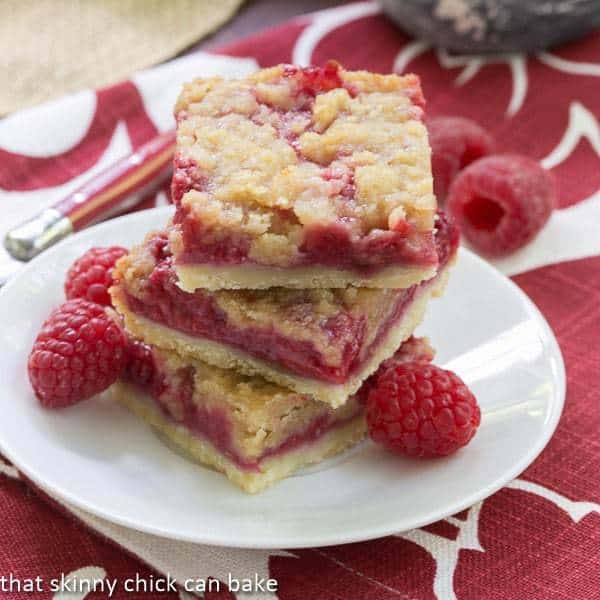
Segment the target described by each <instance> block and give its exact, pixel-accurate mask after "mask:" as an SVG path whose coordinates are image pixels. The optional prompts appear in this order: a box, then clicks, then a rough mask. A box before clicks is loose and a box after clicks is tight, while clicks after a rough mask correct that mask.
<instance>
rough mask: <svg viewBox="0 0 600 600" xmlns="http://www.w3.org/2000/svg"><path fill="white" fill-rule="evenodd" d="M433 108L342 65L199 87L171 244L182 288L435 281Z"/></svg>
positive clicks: (191, 100) (281, 70)
mask: <svg viewBox="0 0 600 600" xmlns="http://www.w3.org/2000/svg"><path fill="white" fill-rule="evenodd" d="M423 104H424V100H423V96H422V93H421V88H420V84H419V79H418V78H417V77H416V76H415V75H405V76H402V77H401V76H397V75H378V74H374V73H369V72H366V71H346V70H345V69H343V68H341V67H340V66H339V65H338V64H337V63H334V62H330V63H328V64H327V65H326V66H325V67H310V68H298V67H293V66H289V65H287V66H286V65H279V66H277V67H273V68H269V69H262V70H260V71H258V72H257V73H255V74H253V75H251V76H249V77H247V78H245V79H239V80H223V79H220V78H211V79H198V80H196V81H194V82H193V83H190V84H187V85H186V86H185V87H184V89H183V92H182V93H181V95H180V97H179V100H178V102H177V105H176V107H175V116H176V120H177V151H176V156H175V161H174V176H173V183H172V195H173V200H174V202H175V205H176V214H175V217H174V219H173V222H172V224H171V232H170V245H171V249H172V251H173V256H174V265H175V271H176V273H177V276H178V279H179V285H180V286H181V287H182V288H183V289H184V290H186V291H194V290H195V289H197V288H206V289H211V290H214V289H223V288H230V289H262V288H270V287H279V286H280V287H286V288H332V287H345V286H347V285H353V286H356V287H375V288H407V287H409V286H411V285H413V284H415V283H418V282H420V281H422V280H424V279H428V278H430V277H432V276H433V275H434V273H435V270H436V266H437V255H436V252H435V246H434V240H433V225H434V217H435V211H436V202H435V197H434V195H433V184H432V176H431V166H430V148H429V144H428V140H427V131H426V129H425V126H424V124H423V122H422V118H423V109H422V107H423Z"/></svg>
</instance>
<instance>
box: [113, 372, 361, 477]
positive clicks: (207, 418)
mask: <svg viewBox="0 0 600 600" xmlns="http://www.w3.org/2000/svg"><path fill="white" fill-rule="evenodd" d="M154 370H155V375H154V378H153V380H152V381H151V382H147V383H146V384H143V385H142V384H141V383H140V382H139V381H136V380H135V379H134V378H129V377H127V376H126V377H125V378H126V380H128V381H130V382H131V383H134V384H135V385H137V386H138V387H140V388H142V389H143V390H144V391H145V392H146V393H148V394H149V395H150V396H152V397H153V398H154V400H155V401H156V402H157V404H158V405H159V407H160V408H161V411H162V412H163V414H164V415H165V416H166V417H167V418H168V419H169V420H171V421H173V422H175V423H177V424H179V425H183V426H185V427H186V428H187V429H188V430H189V431H190V432H192V433H193V434H194V435H196V436H198V437H201V438H204V439H206V440H208V441H209V442H210V443H211V444H212V445H213V446H214V447H215V448H216V449H217V450H218V451H219V452H220V453H221V454H223V455H224V456H226V457H227V458H228V459H229V460H230V461H231V462H233V463H234V464H235V465H236V466H237V467H239V468H240V469H242V470H244V471H254V472H258V471H260V464H261V462H262V461H263V460H265V459H266V458H269V457H275V456H279V455H282V454H285V453H286V452H290V451H293V450H295V449H296V448H299V447H300V446H303V445H306V444H310V443H313V442H316V441H318V440H319V439H321V438H322V437H323V436H324V435H325V434H326V433H328V432H329V431H331V430H332V429H335V428H336V427H340V426H342V425H344V424H346V423H348V422H349V421H351V420H352V419H354V418H355V417H356V416H358V415H359V414H360V413H361V412H363V410H364V408H363V407H362V406H361V405H360V404H358V403H357V405H356V410H355V411H354V412H353V413H352V414H350V415H347V414H346V415H345V416H344V417H343V418H336V417H335V415H332V414H323V415H320V416H318V417H316V418H315V419H313V420H312V421H311V422H310V423H308V425H306V426H305V427H303V428H302V429H299V430H298V431H296V432H295V433H294V434H292V435H290V436H289V437H287V438H286V439H285V440H284V441H282V442H281V443H280V444H278V445H276V446H273V447H271V448H267V449H266V450H265V451H264V452H263V453H262V454H260V455H259V456H257V457H256V458H248V457H247V456H244V455H243V454H242V453H241V452H240V451H239V449H238V448H237V446H236V443H235V436H234V431H233V424H232V422H231V420H230V418H229V415H228V414H227V411H226V410H224V409H221V408H208V407H206V406H201V405H198V404H197V403H196V402H195V401H194V399H193V392H194V382H193V369H191V368H187V369H181V370H180V371H178V372H177V374H176V375H177V376H176V377H170V376H169V373H168V372H166V371H164V370H161V367H160V365H158V364H156V362H155V364H154ZM126 375H127V374H126Z"/></svg>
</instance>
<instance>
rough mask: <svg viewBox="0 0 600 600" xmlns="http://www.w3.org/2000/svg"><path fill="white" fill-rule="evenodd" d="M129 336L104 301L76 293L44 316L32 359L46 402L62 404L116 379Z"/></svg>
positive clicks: (35, 382) (32, 376)
mask: <svg viewBox="0 0 600 600" xmlns="http://www.w3.org/2000/svg"><path fill="white" fill-rule="evenodd" d="M126 344H127V340H126V338H125V334H124V332H123V330H122V329H121V327H120V326H119V324H118V323H117V322H116V321H115V320H114V319H112V318H111V317H110V316H109V315H108V314H107V313H106V310H105V308H104V307H103V306H100V305H99V304H95V303H93V302H89V301H87V300H83V299H81V298H76V299H74V300H69V301H67V302H65V303H64V304H62V305H61V306H59V307H58V308H56V309H55V310H54V311H52V313H51V314H50V316H49V317H48V319H46V321H45V322H44V324H43V326H42V329H41V331H40V332H39V333H38V336H37V338H36V340H35V342H34V344H33V348H32V349H31V353H30V355H29V362H28V365H27V368H28V372H29V380H30V381H31V386H32V387H33V390H34V392H35V395H36V396H37V397H38V399H39V401H40V402H41V404H42V405H43V406H45V407H47V408H61V407H64V406H69V405H71V404H75V403H76V402H79V401H80V400H85V399H86V398H89V397H90V396H93V395H94V394H98V393H100V392H102V391H103V390H105V389H106V388H108V387H109V386H110V385H111V384H113V383H114V382H115V381H116V380H117V377H118V376H119V373H120V372H121V369H122V367H123V363H124V360H125V349H126Z"/></svg>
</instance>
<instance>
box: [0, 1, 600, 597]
mask: <svg viewBox="0 0 600 600" xmlns="http://www.w3.org/2000/svg"><path fill="white" fill-rule="evenodd" d="M329 58H336V59H338V60H339V61H341V62H342V63H343V64H344V65H345V66H346V67H347V68H351V69H356V68H368V69H372V70H375V71H380V72H390V71H392V70H395V71H398V72H401V71H412V72H416V73H418V74H419V75H420V76H421V77H422V81H423V86H424V91H425V94H426V97H427V108H428V112H429V113H430V114H453V115H464V116H467V117H470V118H473V119H475V120H477V121H478V122H480V123H481V124H482V125H484V126H485V127H486V128H488V129H489V130H490V131H491V132H492V133H493V134H494V135H495V136H496V138H497V140H498V143H499V146H500V147H501V149H502V150H507V151H516V152H521V153H525V154H528V155H530V156H533V157H535V158H537V159H539V160H540V161H541V162H542V164H543V165H544V166H545V167H547V168H548V169H551V170H552V172H553V173H554V174H555V175H556V177H557V179H558V182H559V185H560V209H559V210H557V211H556V212H555V214H554V215H553V216H552V218H551V221H550V223H549V225H548V226H547V227H546V228H545V230H544V231H543V232H542V234H541V235H540V236H539V237H538V238H537V239H536V240H535V242H534V243H533V244H531V245H530V246H529V247H527V248H526V249H524V250H523V251H521V252H519V253H518V254H516V255H514V256H512V257H510V258H509V259H506V260H503V261H499V262H497V263H495V264H496V265H497V266H498V267H499V268H500V269H502V270H503V271H504V272H505V273H506V274H508V275H510V276H512V277H513V278H514V280H515V281H516V283H517V284H518V285H520V286H521V287H522V288H523V289H524V290H525V292H526V293H527V294H529V296H530V297H531V298H532V299H533V301H534V302H535V303H536V304H537V305H538V306H539V307H540V309H541V310H542V312H543V313H544V315H545V316H546V318H547V319H548V321H549V322H550V325H551V326H552V328H553V330H554V332H555V334H556V336H557V338H558V340H559V343H560V346H561V349H562V352H563V355H564V358H565V362H566V368H567V375H568V396H567V401H566V406H565V410H564V414H563V416H562V418H561V421H560V424H559V426H558V430H557V431H556V434H555V435H554V437H553V438H552V440H551V441H550V443H549V444H548V446H547V448H546V449H545V450H544V452H543V453H542V454H541V456H540V457H539V458H538V459H537V460H536V461H535V462H534V463H533V465H532V466H531V467H530V468H528V469H527V470H526V471H525V473H523V474H522V475H521V476H520V477H519V478H518V479H516V480H514V481H513V482H511V483H510V484H509V485H507V486H506V487H505V488H504V489H502V490H501V491H499V492H497V493H496V494H494V495H493V496H491V497H490V498H488V499H487V500H485V501H483V502H480V503H478V504H477V505H475V506H473V507H472V508H470V509H469V510H466V511H464V512H463V513H461V514H458V515H455V516H453V517H450V518H447V519H444V520H443V521H440V522H438V523H435V524H433V525H431V526H428V527H423V528H421V529H418V530H413V531H408V532H405V533H400V534H398V535H396V536H390V537H386V538H382V539H379V540H375V541H370V542H364V543H358V544H349V545H343V546H337V547H328V548H322V549H319V548H314V549H309V550H293V551H292V550H285V549H281V550H279V551H252V550H238V549H229V548H212V547H208V546H201V545H196V544H187V543H181V542H175V541H170V540H165V539H160V538H156V537H153V536H150V535H147V534H143V533H139V532H135V531H131V530H128V529H125V528H123V527H120V526H117V525H114V524H111V523H108V522H106V521H103V520H102V519H99V518H97V517H94V516H92V515H89V514H85V513H83V512H82V511H80V510H78V509H75V508H73V507H70V506H67V505H64V504H62V503H60V502H59V501H57V500H55V499H52V498H49V497H47V496H46V495H45V494H44V493H43V492H42V491H41V490H39V489H35V488H34V487H33V486H31V485H29V484H28V482H27V481H25V480H24V479H23V478H22V476H20V474H19V473H18V471H17V469H15V468H14V467H13V466H12V465H10V464H8V463H7V462H2V463H0V471H1V472H2V474H3V475H4V476H3V477H2V478H0V511H1V513H2V515H3V517H2V521H1V522H2V543H1V544H0V594H1V593H2V590H3V589H4V590H5V589H7V588H8V586H9V583H10V582H9V576H11V575H12V577H13V579H18V580H20V581H21V583H23V581H24V580H25V579H26V578H34V577H36V576H39V577H41V578H42V580H43V581H45V582H49V581H50V580H52V579H53V578H59V577H60V576H61V574H64V575H65V576H67V575H68V574H73V573H75V574H77V575H79V576H81V577H83V578H85V577H88V578H94V577H104V576H105V577H107V578H109V579H112V578H116V579H117V580H118V581H119V582H120V583H121V585H120V586H118V587H117V590H116V592H115V594H114V595H113V597H115V598H127V597H143V595H142V594H141V593H138V594H133V596H132V595H131V594H129V593H127V592H126V591H125V590H124V589H123V585H122V583H123V582H124V580H126V579H128V578H131V577H134V578H135V576H136V573H138V574H139V576H140V577H141V578H142V579H145V580H147V581H151V580H152V579H153V578H154V579H155V580H156V579H159V578H161V577H162V576H164V575H166V574H167V573H168V574H169V575H170V576H172V577H175V578H177V579H178V580H180V581H181V580H183V579H185V578H188V577H193V578H203V579H206V578H208V577H213V578H215V579H218V580H221V581H227V577H228V574H230V573H231V574H232V576H233V577H234V578H244V577H254V576H255V574H257V575H258V576H259V577H272V578H275V579H276V580H277V581H278V591H277V592H276V593H273V594H262V593H260V592H255V593H251V594H238V598H242V599H243V598H263V597H270V598H281V599H282V600H283V599H285V600H296V599H297V600H311V599H318V600H328V599H332V600H333V599H343V600H346V599H348V600H350V599H358V598H361V599H369V600H374V599H377V600H380V599H381V600H383V599H388V598H389V599H397V598H403V599H422V598H438V599H452V598H459V599H470V598H477V599H479V598H486V599H496V598H528V599H534V598H544V599H547V598H565V599H569V600H577V599H582V600H583V599H586V600H587V599H590V598H594V597H595V598H598V597H600V477H599V474H600V443H599V441H598V432H599V431H600V391H599V390H600V369H599V368H598V364H599V362H600V347H599V345H598V339H599V338H600V233H599V230H600V160H599V155H600V126H599V123H598V119H599V117H600V85H599V83H600V80H599V77H600V34H599V33H593V34H591V35H588V36H587V37H586V38H585V39H582V40H579V41H577V42H573V43H570V44H569V45H567V46H564V47H562V48H559V49H555V50H552V51H551V52H542V53H540V54H537V55H535V56H530V57H525V56H521V55H505V56H496V57H487V58H484V57H462V56H455V55H453V56H451V55H448V54H445V53H444V52H440V51H436V50H433V49H432V48H430V47H429V46H427V45H426V44H425V43H423V42H420V41H417V40H412V39H409V38H407V37H406V36H404V35H403V34H401V33H400V32H399V31H398V30H397V29H395V28H394V27H393V26H392V24H391V23H390V22H389V21H387V20H386V19H385V18H384V17H382V16H381V15H380V14H379V13H378V8H377V6H376V5H374V4H371V3H357V4H349V5H345V6H342V7H340V8H337V9H332V10H328V11H324V12H320V13H316V14H313V15H309V16H307V17H303V18H300V19H297V20H294V21H292V22H289V23H286V24H284V25H282V26H280V27H278V28H276V29H273V30H270V31H267V32H265V33H262V34H260V35H258V36H255V37H253V38H251V39H246V40H243V41H241V42H239V43H237V44H235V45H233V46H229V47H227V48H223V49H221V50H220V51H218V52H211V53H195V54H192V55H189V56H186V57H183V58H181V59H178V60H175V61H173V62H170V63H167V64H165V65H162V66H160V67H157V68H155V69H152V70H149V71H145V72H141V73H139V74H137V75H135V76H134V77H132V78H131V80H129V81H125V82H123V83H120V84H118V85H115V86H112V87H109V88H105V89H101V90H98V91H87V92H83V93H80V94H77V95H75V96H70V97H67V98H64V99H61V100H59V101H56V102H53V103H51V104H47V105H43V106H40V107H36V108H34V109H30V110H27V111H23V112H21V113H17V114H14V115H12V116H11V117H8V118H7V119H5V120H3V121H2V122H0V205H1V206H2V211H3V217H2V220H1V223H0V234H1V235H3V234H4V232H5V231H6V229H8V228H9V227H10V226H11V225H14V224H16V223H17V222H20V221H22V220H23V219H25V218H26V217H28V216H30V215H32V214H34V213H36V212H37V211H38V210H39V209H40V208H41V207H42V206H46V205H47V204H49V203H51V202H52V201H54V200H57V199H58V198H60V197H61V196H63V195H64V194H65V193H66V192H67V191H69V190H71V189H73V188H74V187H75V186H77V185H79V184H80V183H81V182H82V181H84V180H85V179H86V178H88V177H89V176H90V175H92V174H93V173H96V172H98V171H99V170H100V169H102V168H103V167H105V166H106V165H108V164H110V163H111V162H113V161H114V160H115V159H116V158H118V157H120V156H123V155H125V154H127V153H128V152H129V151H130V150H131V148H132V147H136V146H137V145H139V144H141V143H142V142H144V141H146V140H148V139H150V138H151V137H152V136H153V135H155V134H156V132H157V131H160V130H165V129H167V128H170V127H172V126H173V121H172V116H171V108H172V105H173V102H174V99H175V97H176V95H177V92H178V89H179V86H180V84H181V82H182V81H184V80H188V79H190V78H192V77H194V76H197V75H201V74H202V75H207V74H214V73H222V74H225V75H235V74H242V73H245V72H248V71H250V70H252V69H254V68H256V66H257V65H260V66H267V65H270V64H274V63H278V62H294V63H297V64H302V65H307V64H310V63H315V64H321V63H323V62H324V61H326V60H327V59H329ZM165 201H166V196H165V194H164V192H160V193H158V194H156V195H152V196H150V197H148V199H147V201H146V202H145V204H144V206H152V205H155V204H156V203H162V202H165ZM0 252H2V254H0V277H2V276H3V275H6V274H8V273H10V272H11V271H13V270H14V269H15V268H16V267H17V265H15V263H14V262H12V261H11V260H10V259H9V258H8V257H7V255H6V254H5V253H3V251H0ZM357 517H359V511H358V512H357ZM2 578H5V581H4V582H3V579H2ZM15 586H16V584H14V583H13V591H12V592H4V593H5V594H6V597H10V598H21V597H23V598H26V597H32V596H31V594H29V593H27V592H21V593H19V592H17V591H15ZM34 597H40V598H51V597H53V592H52V591H50V590H48V589H46V590H45V591H43V592H41V593H37V594H34ZM54 597H55V598H65V597H66V596H64V595H60V593H57V594H56V595H54ZM70 597H71V598H75V597H77V598H82V597H86V595H85V593H82V594H80V595H76V596H70ZM87 597H106V595H103V594H102V593H98V592H97V593H92V594H90V595H89V596H87ZM148 597H153V598H163V597H165V598H167V597H169V598H170V597H173V598H175V597H187V596H186V594H185V593H183V592H181V591H177V592H172V591H171V592H165V593H153V594H150V595H149V596H148ZM216 597H218V598H233V597H235V595H234V594H231V593H230V592H223V591H221V592H220V593H218V594H215V593H207V594H206V598H216Z"/></svg>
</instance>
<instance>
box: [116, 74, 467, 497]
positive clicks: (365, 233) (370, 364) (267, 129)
mask: <svg viewBox="0 0 600 600" xmlns="http://www.w3.org/2000/svg"><path fill="white" fill-rule="evenodd" d="M422 106H423V97H422V94H421V90H420V87H419V81H418V79H417V78H416V77H415V76H411V75H408V76H404V77H400V76H396V75H385V76H384V75H376V74H372V73H368V72H364V71H358V72H351V71H346V70H344V69H342V68H341V67H340V66H339V65H337V64H336V63H328V64H327V65H326V66H325V67H321V68H305V69H301V68H296V67H292V66H285V65H282V66H278V67H274V68H269V69H263V70H260V71H258V72H257V73H255V74H254V75H251V76H249V77H247V78H245V79H241V80H223V79H219V78H211V79H199V80H197V81H194V82H193V83H190V84H188V85H186V86H185V87H184V89H183V92H182V94H181V96H180V98H179V100H178V102H177V105H176V109H175V116H176V119H177V145H178V147H177V152H176V156H175V161H174V175H173V183H172V195H173V201H174V203H175V207H176V211H175V216H174V217H173V219H172V221H171V222H170V223H168V224H167V226H166V229H165V230H164V231H159V232H153V233H150V234H149V235H148V236H147V238H146V240H145V241H144V243H143V244H141V245H140V246H138V247H135V248H134V249H132V251H131V252H130V253H129V254H128V255H127V256H124V257H123V258H122V259H121V260H120V261H119V262H118V264H117V267H116V269H115V273H114V276H115V281H116V283H115V285H114V286H113V288H112V290H111V293H112V298H113V303H114V306H115V308H116V309H117V311H118V312H119V313H120V315H121V316H122V317H123V320H124V323H125V326H126V328H127V331H128V333H129V335H130V336H132V337H133V338H135V339H136V340H138V343H139V344H144V346H143V347H142V346H140V352H146V353H147V354H149V355H150V356H151V360H152V361H153V364H154V367H153V369H150V370H149V371H148V373H153V374H152V376H150V375H148V374H146V375H144V373H142V374H140V373H139V372H138V373H133V374H132V373H129V375H126V376H124V377H123V379H122V380H121V381H119V382H118V384H117V386H116V395H117V397H118V399H119V401H121V402H122V403H123V404H125V405H127V406H128V407H129V408H130V409H131V410H132V411H133V412H135V413H136V414H137V415H139V416H140V417H141V418H142V419H144V420H145V421H147V422H148V423H149V424H150V425H151V426H152V427H154V428H155V429H156V430H158V432H159V433H160V435H161V437H163V438H166V439H167V440H168V442H169V443H170V444H171V445H174V446H175V447H177V448H178V449H179V450H180V451H182V452H184V453H185V455H187V456H188V457H190V458H191V459H193V460H195V461H197V462H200V463H202V464H205V465H208V466H211V467H213V468H215V469H217V470H218V471H221V472H223V473H225V474H226V475H227V477H228V478H229V479H230V480H231V481H233V482H234V483H236V484H237V485H239V486H240V487H241V488H242V489H244V490H245V491H247V492H258V491H261V490H263V489H264V488H265V487H267V486H268V485H270V484H271V483H273V482H275V481H277V480H279V479H282V478H284V477H286V476H288V475H290V474H291V473H293V472H294V471H296V470H298V469H299V468H301V467H303V466H305V465H308V464H311V463H315V462H318V461H321V460H323V459H324V458H325V457H328V456H331V455H333V454H335V453H338V452H341V451H342V450H344V449H345V448H348V447H350V446H352V445H354V444H356V443H358V442H359V441H360V440H361V439H362V438H363V437H364V435H365V433H366V428H367V427H366V422H365V409H364V403H365V397H366V395H367V390H368V386H369V385H371V384H372V381H373V378H374V377H375V376H376V375H375V373H376V371H377V370H378V369H379V368H380V367H381V365H382V363H384V361H385V362H386V363H387V364H389V362H390V361H406V360H413V359H416V360H430V359H431V358H432V351H431V349H430V348H429V346H428V345H427V342H426V341H425V340H423V339H418V338H414V337H412V333H413V331H414V329H415V327H416V326H417V325H418V324H419V322H420V321H421V319H422V317H423V314H424V311H425V308H426V305H427V302H428V300H429V298H430V297H431V296H432V295H437V294H439V293H440V292H441V290H442V289H443V287H444V284H445V281H446V278H447V272H448V269H449V266H450V264H451V263H452V260H453V258H454V256H455V254H456V248H457V245H458V236H457V233H456V230H455V228H454V227H453V226H452V225H451V224H450V223H449V222H448V221H447V220H446V219H445V217H444V216H443V215H441V214H437V213H436V203H435V198H434V196H433V192H432V177H431V167H430V150H429V145H428V141H427V132H426V129H425V126H424V125H423V122H422V121H423V109H422Z"/></svg>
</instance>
